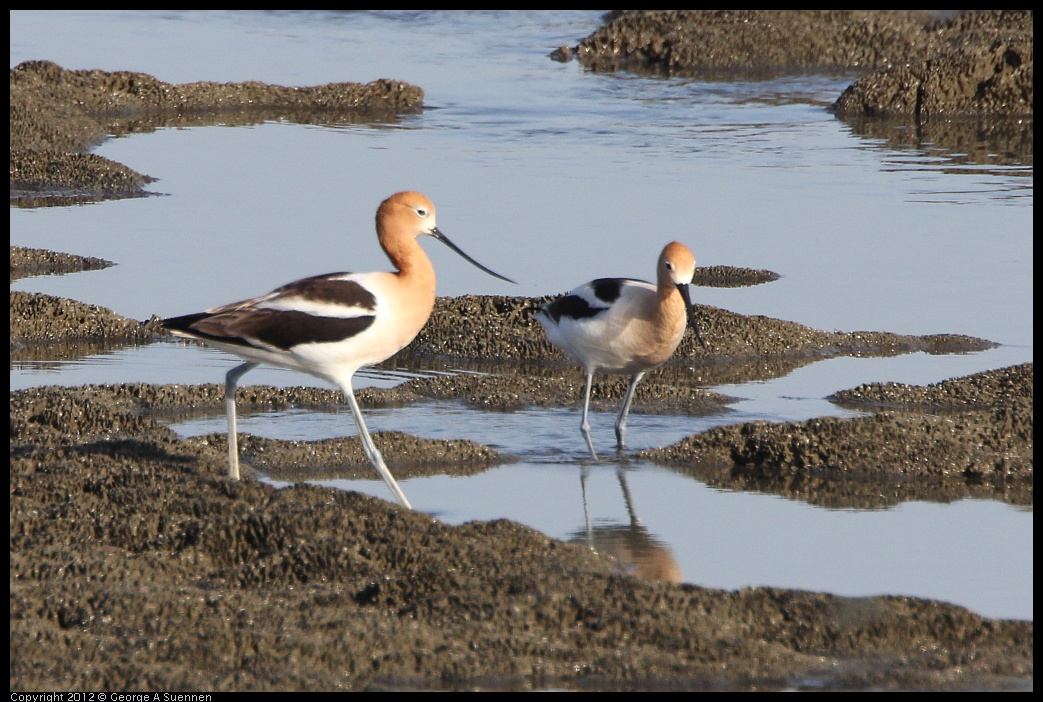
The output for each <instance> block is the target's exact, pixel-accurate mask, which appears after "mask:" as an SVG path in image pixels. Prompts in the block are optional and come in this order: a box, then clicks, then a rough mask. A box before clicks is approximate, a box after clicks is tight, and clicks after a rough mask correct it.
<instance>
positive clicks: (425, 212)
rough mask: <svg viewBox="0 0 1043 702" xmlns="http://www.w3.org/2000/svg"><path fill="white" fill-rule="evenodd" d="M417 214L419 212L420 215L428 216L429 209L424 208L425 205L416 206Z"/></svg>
mask: <svg viewBox="0 0 1043 702" xmlns="http://www.w3.org/2000/svg"><path fill="white" fill-rule="evenodd" d="M416 214H417V216H418V217H426V216H427V209H426V208H424V207H418V208H416Z"/></svg>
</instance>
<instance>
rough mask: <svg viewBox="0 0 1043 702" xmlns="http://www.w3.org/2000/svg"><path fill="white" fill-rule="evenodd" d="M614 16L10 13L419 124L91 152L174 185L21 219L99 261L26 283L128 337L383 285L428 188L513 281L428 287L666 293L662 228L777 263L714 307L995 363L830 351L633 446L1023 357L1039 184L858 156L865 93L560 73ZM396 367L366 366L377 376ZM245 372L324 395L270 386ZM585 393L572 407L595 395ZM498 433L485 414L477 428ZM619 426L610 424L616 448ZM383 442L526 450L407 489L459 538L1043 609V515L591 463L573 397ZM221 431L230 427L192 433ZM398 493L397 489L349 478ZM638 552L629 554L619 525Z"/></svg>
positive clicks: (270, 126)
mask: <svg viewBox="0 0 1043 702" xmlns="http://www.w3.org/2000/svg"><path fill="white" fill-rule="evenodd" d="M599 17H600V14H599V12H595V11H554V12H536V11H498V12H492V11H489V12H448V11H446V12H411V11H386V12H323V11H305V12H258V11H254V12H231V11H228V12H195V11H155V12H146V11H133V12H123V11H46V12H45V11H14V12H11V57H10V62H11V66H12V67H13V66H15V65H17V64H18V63H20V62H21V61H24V60H30V59H48V60H52V61H55V62H57V63H59V64H60V65H62V66H63V67H65V68H68V69H89V68H99V69H103V70H107V71H116V70H132V71H140V72H144V73H148V74H151V75H153V76H155V77H157V78H159V79H161V80H164V81H168V82H172V83H187V82H194V81H200V80H210V81H220V82H226V81H245V80H259V81H264V82H267V83H276V84H283V85H316V84H322V83H327V82H339V81H370V80H374V79H377V78H394V79H399V80H404V81H407V82H410V83H414V84H416V85H419V86H421V87H423V88H424V90H425V93H426V97H425V110H424V112H423V113H422V114H420V115H413V116H408V117H403V118H401V119H399V120H397V121H396V122H394V123H393V124H378V125H333V126H327V127H319V126H302V125H294V124H286V123H265V124H260V125H255V126H252V127H238V128H229V127H199V128H188V129H164V130H160V131H157V132H153V133H148V134H138V135H134V136H130V137H126V138H121V139H115V140H111V141H108V142H106V143H105V144H103V145H102V146H101V147H99V148H98V149H97V153H99V154H101V155H103V156H107V157H109V158H112V159H114V160H116V161H119V162H121V163H124V164H126V165H127V166H129V167H131V168H133V169H135V170H137V171H139V172H142V173H147V174H149V175H152V176H156V177H158V178H159V181H158V182H156V183H154V184H153V185H152V186H151V188H150V190H151V191H152V192H155V193H157V194H158V195H159V196H157V197H150V198H144V199H136V200H127V201H120V202H106V203H100V204H94V205H87V206H79V207H55V208H45V209H37V210H26V209H18V208H11V210H10V211H11V241H12V243H14V244H19V245H24V246H33V247H40V248H47V249H53V250H58V251H64V252H69V253H75V254H80V255H88V256H98V257H101V258H106V259H109V260H111V261H114V262H116V263H117V264H118V265H116V266H114V267H112V268H109V269H107V270H104V271H95V272H88V273H79V274H74V275H67V276H52V277H42V278H32V279H28V280H21V281H18V282H16V283H15V284H13V285H12V286H11V287H12V289H14V290H27V291H34V292H44V293H48V294H53V295H61V296H65V297H70V298H74V299H77V300H82V301H84V302H88V303H92V304H98V305H102V306H105V307H108V308H110V309H112V310H114V311H116V312H117V313H119V314H122V315H125V316H128V317H133V318H136V319H142V320H143V319H147V318H149V317H150V316H151V315H153V314H157V315H161V316H169V315H177V314H184V313H187V312H194V311H198V310H200V309H205V308H208V307H212V306H214V305H217V304H220V303H224V302H229V301H232V300H235V299H241V298H245V297H251V296H253V295H256V294H258V293H261V292H265V291H267V290H270V289H271V288H274V287H276V286H278V285H281V284H282V283H285V282H287V281H289V280H292V279H294V278H297V277H301V276H304V275H311V274H316V273H324V272H329V271H332V270H371V269H377V270H379V269H387V267H388V263H387V261H386V259H385V258H384V257H383V254H382V253H381V252H380V250H379V248H378V247H377V245H376V241H375V238H374V235H373V212H374V210H375V208H376V205H377V204H378V203H379V202H380V200H381V199H383V198H384V197H386V196H387V195H389V194H390V193H392V192H395V191H397V190H403V189H417V190H421V191H424V192H426V193H428V194H429V195H431V197H432V199H433V200H434V201H435V203H436V204H437V205H438V207H439V226H440V227H441V228H442V229H443V230H444V231H445V232H446V233H447V234H448V235H449V236H450V237H451V238H452V239H453V240H454V241H455V242H456V243H457V244H459V245H460V246H461V247H462V248H463V249H464V250H466V251H467V252H468V253H470V254H471V255H472V256H474V257H475V258H476V259H478V260H479V261H481V262H482V263H484V264H486V265H488V266H489V267H491V268H493V269H495V270H497V271H499V272H501V273H503V274H505V275H507V276H509V277H511V278H514V279H515V280H518V281H519V285H516V286H512V285H509V284H507V283H503V282H501V281H498V280H496V279H494V278H491V277H488V276H485V275H484V274H482V273H481V272H479V271H477V270H476V269H473V268H471V267H470V266H468V265H467V264H466V263H464V262H462V261H461V260H460V259H458V258H457V257H456V256H455V255H453V254H452V253H451V252H449V251H448V250H446V249H445V248H444V247H441V246H438V245H436V244H432V245H428V246H427V249H428V251H429V253H430V255H431V258H432V259H433V260H434V263H435V266H436V269H437V270H438V272H439V276H440V277H439V294H441V295H461V294H468V293H475V294H510V295H532V296H535V295H543V294H547V293H556V292H562V291H564V290H567V289H569V288H571V287H573V286H574V285H576V284H578V283H580V282H583V281H585V280H588V279H590V278H594V277H599V276H607V275H628V276H634V277H641V278H649V277H651V276H652V274H653V266H654V264H655V257H656V255H657V254H658V251H659V249H660V248H661V247H662V245H663V244H664V243H665V242H666V241H669V240H670V239H679V240H681V241H683V242H685V243H687V244H689V245H690V246H691V248H692V249H693V250H694V251H695V253H696V256H697V257H698V258H699V262H700V264H701V265H733V266H748V267H753V268H767V269H771V270H774V271H776V272H778V273H780V274H781V275H782V278H781V279H780V280H778V281H776V282H775V283H772V284H769V285H762V286H757V287H751V288H741V289H712V288H697V289H695V290H694V291H693V292H694V295H695V297H696V299H698V300H699V301H700V302H703V303H706V304H711V305H715V306H718V307H723V308H726V309H729V310H733V311H735V312H739V313H743V314H763V315H767V316H770V317H776V318H779V319H785V320H791V321H795V322H800V323H802V324H806V325H808V326H811V327H815V328H819V329H825V330H834V329H835V330H841V331H858V330H877V331H891V332H896V333H902V334H933V333H959V334H969V335H973V336H979V337H984V338H987V339H990V340H992V341H995V342H998V343H1000V344H1001V346H1000V347H998V348H996V349H994V350H990V351H987V352H983V353H975V354H964V355H953V356H928V355H925V354H910V355H907V356H901V357H897V358H887V359H853V358H843V359H832V360H828V361H822V362H819V363H816V364H813V365H811V366H806V367H803V368H801V369H799V370H796V371H794V372H793V373H791V374H790V375H788V376H786V377H784V378H780V379H777V380H773V381H770V382H758V383H749V384H743V385H735V386H724V387H719V388H715V389H716V390H718V391H720V392H724V393H726V394H729V395H733V396H736V397H740V398H743V400H742V401H741V402H740V403H738V404H736V405H735V406H734V407H733V409H734V410H735V411H734V412H731V413H728V414H723V415H721V416H711V417H697V418H693V417H660V416H648V415H634V416H632V417H631V420H630V423H629V426H628V436H627V438H628V440H629V441H630V443H631V444H632V446H631V447H632V448H635V449H639V448H646V447H653V446H662V445H666V444H669V443H672V442H674V441H677V440H679V439H681V438H683V437H685V436H687V435H689V434H692V433H695V432H698V431H703V430H705V429H708V428H710V427H712V426H715V425H718V424H721V423H725V422H727V423H731V422H740V421H750V420H755V419H768V420H772V421H787V420H793V419H806V418H809V417H814V416H821V415H825V414H832V415H837V416H851V415H852V413H850V412H847V411H845V410H842V409H839V408H837V407H834V406H833V405H831V404H829V403H828V402H826V401H825V400H824V399H823V398H824V397H825V396H827V395H829V394H830V393H832V392H834V391H836V390H839V389H843V388H850V387H854V386H856V385H858V384H860V383H866V382H874V381H889V380H890V381H899V382H909V383H917V384H925V383H933V382H938V381H940V380H944V379H946V378H950V377H955V376H960V375H967V374H970V373H975V372H978V371H982V370H987V369H992V368H1000V367H1003V366H1007V365H1011V364H1014V363H1022V362H1026V361H1031V360H1032V358H1033V345H1032V333H1033V325H1032V202H1033V187H1032V182H1033V181H1032V171H1031V168H1029V167H1007V168H1001V167H994V166H990V167H987V168H985V167H978V168H974V167H972V168H964V169H960V170H959V171H956V170H955V169H952V168H951V167H950V166H951V165H952V163H951V161H952V158H953V156H954V155H952V154H946V153H942V152H940V151H938V150H935V149H931V148H930V147H929V146H928V147H925V148H923V149H921V150H904V151H896V150H892V149H889V148H888V147H887V145H886V144H884V143H883V142H880V141H876V140H872V139H866V138H862V137H858V136H855V135H854V134H853V133H852V131H851V129H850V128H849V127H847V126H846V125H845V124H843V123H842V122H840V121H838V120H835V119H834V118H833V117H832V116H831V115H830V114H829V113H828V112H827V111H826V109H825V108H826V106H828V105H829V104H830V103H831V102H832V101H833V100H835V99H836V97H837V96H838V95H839V94H840V92H841V91H842V90H843V89H844V88H845V87H846V86H847V85H848V84H849V83H850V82H852V80H853V79H854V76H828V77H826V76H796V77H787V78H784V79H780V80H775V81H770V82H727V83H721V82H718V83H711V82H701V81H697V80H691V79H682V78H672V79H660V78H649V77H640V76H634V75H628V74H592V73H588V72H585V71H584V70H583V69H582V68H581V67H580V66H579V65H578V64H576V63H569V64H560V63H556V62H553V61H551V60H550V59H548V58H547V54H548V53H549V52H550V51H551V50H553V49H554V48H556V47H558V46H560V45H562V44H575V43H576V42H577V41H578V40H579V39H581V38H582V37H584V36H586V35H587V34H589V33H590V32H592V31H593V30H594V29H595V28H596V27H597V26H598V23H599ZM234 363H236V361H235V360H233V359H232V358H230V357H228V356H226V355H224V354H221V353H218V352H213V351H208V350H202V349H194V348H185V347H183V346H180V345H176V344H173V343H156V344H152V345H149V346H144V347H138V348H128V349H124V350H121V351H119V352H116V353H111V354H103V355H98V356H93V357H87V358H82V359H78V360H76V361H73V362H67V363H49V364H39V363H19V364H12V367H11V384H12V387H13V388H25V387H32V386H37V385H49V384H65V385H78V384H83V383H99V382H153V383H173V382H177V383H215V382H220V381H221V380H222V379H223V374H224V372H225V371H227V370H228V368H230V367H231V366H232V365H233V364H234ZM402 377H404V376H403V374H395V373H387V372H371V373H368V374H365V375H364V376H362V377H360V378H359V383H358V384H359V385H360V386H361V385H364V384H367V383H368V384H373V385H379V386H383V387H386V386H389V385H393V384H395V383H397V382H400V381H401V379H402ZM246 380H247V381H248V382H249V383H257V384H261V383H267V384H274V385H299V384H309V385H310V384H316V383H317V382H318V381H315V380H314V379H311V378H309V377H307V376H303V375H299V374H295V373H291V372H288V371H282V370H277V369H258V370H256V371H254V372H252V373H251V374H250V375H249V376H248V377H247V379H246ZM578 400H579V398H577V402H578ZM476 418H477V419H480V421H475V419H476ZM613 420H614V415H613V414H611V413H595V414H594V415H593V416H592V417H591V424H592V427H593V433H594V437H595V441H596V442H597V443H598V445H599V447H604V449H603V452H604V454H605V455H610V453H611V452H610V450H609V449H611V446H612V441H613V435H612V423H613ZM367 421H368V423H369V426H370V428H371V430H373V431H383V430H402V431H409V432H411V433H415V434H418V435H421V436H426V437H430V438H467V439H471V440H474V441H479V442H482V443H486V444H489V445H491V446H493V447H495V448H497V449H498V450H501V451H504V452H506V453H510V454H512V455H516V456H518V460H517V461H516V462H513V463H510V464H508V465H504V466H501V467H498V468H496V469H494V470H490V471H488V472H486V473H483V474H481V475H478V476H474V477H468V478H449V477H432V478H423V479H414V480H407V481H403V489H404V490H405V491H406V492H407V494H408V495H409V497H410V500H411V501H412V502H413V504H414V506H416V507H417V508H418V509H421V510H424V511H425V512H429V513H431V514H433V515H435V516H437V517H439V518H440V519H442V520H444V521H447V522H450V523H461V522H465V521H469V520H473V519H495V518H502V517H506V518H510V519H514V520H517V521H519V522H522V523H525V524H528V525H531V526H533V527H534V528H537V529H539V530H541V531H543V532H545V533H547V534H549V535H551V536H554V537H558V538H563V539H579V540H588V541H591V542H593V543H595V544H596V545H597V546H598V547H599V548H603V549H605V550H611V546H612V544H618V543H619V542H621V541H626V542H627V544H629V547H631V548H632V549H636V550H639V551H643V552H644V553H646V554H652V555H654V556H656V557H657V558H659V559H661V560H662V561H664V562H667V563H672V564H673V565H674V566H675V567H676V568H677V569H678V570H679V571H680V572H681V574H682V576H683V578H684V579H685V580H687V581H689V582H694V583H698V584H701V585H707V586H711V587H723V588H739V587H744V586H748V585H775V586H785V587H795V588H804V589H810V590H818V591H828V592H834V593H837V594H841V595H872V594H900V595H913V596H919V597H929V598H934V599H942V600H946V601H950V602H954V603H957V604H961V605H964V606H967V607H970V608H971V609H974V610H975V611H977V612H980V613H982V614H985V615H987V616H992V617H1012V618H1023V619H1031V618H1032V616H1033V614H1032V546H1033V539H1032V526H1033V514H1032V509H1031V508H1021V509H1019V508H1013V507H1009V506H1007V505H1004V504H1002V503H999V502H993V501H986V500H964V501H961V502H957V503H954V504H936V503H905V504H902V505H900V506H897V507H894V508H891V509H886V510H879V511H865V510H830V509H823V508H819V507H812V506H808V505H806V504H804V503H800V502H796V501H792V500H787V499H783V498H780V497H777V496H773V495H766V494H754V493H737V492H727V491H720V490H715V489H712V488H710V487H707V486H706V485H704V484H702V483H700V482H698V481H696V480H694V479H692V478H690V477H685V476H682V475H679V474H678V473H675V472H673V471H671V470H669V469H666V468H663V467H660V466H656V465H654V464H650V463H642V462H638V463H628V464H627V465H626V466H625V470H623V471H621V470H620V468H621V466H620V465H618V464H617V463H615V462H614V461H612V460H608V461H605V462H602V463H598V464H596V465H588V464H587V462H586V460H585V459H586V452H585V448H584V445H583V442H582V439H581V438H580V435H579V432H578V423H579V417H578V413H577V412H576V411H575V409H562V410H550V411H547V410H539V411H536V410H531V411H521V412H514V413H509V414H481V415H476V414H475V412H474V411H472V410H470V409H468V408H466V407H464V406H463V405H461V404H456V403H431V404H420V405H417V406H414V407H407V408H396V409H393V410H377V411H372V412H369V413H368V419H367ZM176 428H177V429H178V431H180V432H181V433H183V434H185V435H194V434H198V433H208V432H213V431H223V428H224V419H223V417H221V416H215V417H212V418H207V419H202V420H198V421H194V422H191V423H185V424H181V425H179V426H178V427H176ZM241 428H242V431H245V432H249V433H253V434H258V435H263V436H271V437H275V438H281V439H319V438H326V437H330V436H337V435H343V434H345V433H349V432H353V431H354V426H353V424H352V422H351V419H350V415H349V414H348V413H346V412H345V413H338V414H326V413H312V412H285V413H272V414H264V415H254V416H250V417H246V418H245V419H244V421H243V422H242V427H241ZM336 484H337V485H338V486H340V487H344V488H347V489H352V490H361V491H365V492H369V493H372V494H375V495H378V496H380V497H382V498H389V495H387V494H386V487H385V486H384V484H383V483H382V482H380V481H379V480H376V479H375V480H372V481H356V482H337V483H336ZM621 535H622V536H621Z"/></svg>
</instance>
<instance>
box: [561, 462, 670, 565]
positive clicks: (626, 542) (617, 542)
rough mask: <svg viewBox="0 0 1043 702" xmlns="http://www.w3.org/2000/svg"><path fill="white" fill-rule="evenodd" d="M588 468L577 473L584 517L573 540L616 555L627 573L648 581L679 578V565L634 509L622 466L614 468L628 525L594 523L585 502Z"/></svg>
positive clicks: (600, 551) (598, 550)
mask: <svg viewBox="0 0 1043 702" xmlns="http://www.w3.org/2000/svg"><path fill="white" fill-rule="evenodd" d="M589 472H590V470H589V467H588V466H583V469H582V472H581V473H580V488H581V491H582V493H583V518H584V521H585V524H586V529H585V531H582V532H574V533H573V535H572V541H574V542H579V543H585V544H586V545H587V546H589V547H590V548H592V549H593V550H595V551H597V552H598V553H602V554H605V555H607V556H612V557H613V558H615V559H616V560H617V561H618V562H619V564H620V567H621V568H622V570H623V572H624V573H626V574H627V575H636V576H638V577H641V578H648V579H650V580H662V581H664V582H669V583H679V582H681V581H682V575H681V567H680V566H679V565H678V564H677V561H676V560H675V559H674V555H673V552H672V551H671V550H670V547H669V546H667V545H666V544H665V543H663V542H662V541H660V540H659V539H658V538H656V536H655V535H653V534H652V533H650V532H649V531H648V529H647V528H645V526H644V525H643V524H641V519H640V518H639V517H638V516H637V512H635V511H634V502H633V499H632V498H631V495H630V487H629V486H628V485H627V478H626V471H625V469H624V468H623V466H619V467H618V468H617V469H616V476H617V477H618V478H619V486H620V488H621V489H622V490H623V500H624V501H625V502H626V508H627V514H629V515H630V523H629V524H619V523H616V524H611V523H610V524H604V525H600V526H593V525H592V523H591V520H590V509H589V507H588V504H587V479H588V477H589Z"/></svg>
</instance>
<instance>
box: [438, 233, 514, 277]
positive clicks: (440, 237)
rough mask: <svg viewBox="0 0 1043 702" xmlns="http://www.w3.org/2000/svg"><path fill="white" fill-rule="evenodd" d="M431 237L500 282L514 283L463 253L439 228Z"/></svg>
mask: <svg viewBox="0 0 1043 702" xmlns="http://www.w3.org/2000/svg"><path fill="white" fill-rule="evenodd" d="M431 236H433V237H434V238H436V239H438V240H439V241H440V242H442V243H443V244H445V245H446V246H448V247H449V248H451V249H452V250H453V251H455V252H456V253H458V254H460V256H461V257H463V258H464V260H466V261H468V262H469V263H471V265H473V266H475V267H476V268H481V269H482V270H483V271H485V272H486V273H488V274H489V275H491V276H492V277H494V278H499V279H500V280H506V281H507V282H508V283H514V281H513V280H511V279H510V278H508V277H507V276H505V275H500V274H499V273H497V272H496V271H491V270H489V269H488V268H486V267H485V266H483V265H482V264H480V263H478V261H475V260H474V259H473V258H471V257H470V256H468V255H467V254H465V253H464V252H463V250H462V249H461V248H460V247H459V246H457V245H456V244H454V243H453V242H451V241H449V239H447V238H446V236H445V234H443V233H442V232H440V231H439V230H438V227H435V228H434V229H432V230H431ZM514 284H515V285H517V283H514Z"/></svg>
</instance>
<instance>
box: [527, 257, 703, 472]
mask: <svg viewBox="0 0 1043 702" xmlns="http://www.w3.org/2000/svg"><path fill="white" fill-rule="evenodd" d="M694 275H695V256H693V255H692V252H691V251H690V250H689V249H688V247H686V246H685V245H684V244H680V243H678V242H676V241H673V242H671V243H669V244H667V245H666V247H665V248H663V252H662V253H661V254H660V255H659V263H658V265H657V281H658V282H657V284H656V285H653V284H652V283H646V282H645V281H642V280H633V279H631V278H598V279H597V280H592V281H590V282H589V283H584V284H583V285H580V286H579V287H577V288H576V289H574V290H572V291H571V292H569V293H566V294H565V295H562V296H561V297H558V298H556V299H554V300H552V301H550V302H548V303H546V304H544V305H543V306H542V307H540V309H539V310H538V311H537V312H536V314H535V318H536V321H538V322H539V323H540V324H542V325H543V328H544V329H545V330H546V331H547V339H548V340H549V341H550V342H551V343H552V344H554V345H555V346H557V347H559V348H560V349H561V350H563V351H564V352H565V353H566V354H568V355H569V357H571V358H572V359H573V360H574V361H576V363H578V364H580V365H581V366H583V368H584V369H585V370H586V372H587V385H586V389H585V390H584V392H583V419H582V421H581V422H580V430H581V431H582V432H583V438H584V439H586V441H587V447H588V448H589V449H590V454H591V455H592V456H594V457H595V458H596V457H597V454H596V453H595V452H594V443H593V442H592V441H591V439H590V423H589V422H588V421H587V410H588V408H589V407H590V385H591V383H592V381H593V379H594V373H597V372H602V373H622V374H628V375H630V385H629V386H628V387H627V390H626V395H624V397H623V407H622V409H621V410H620V412H619V417H618V418H617V419H616V441H617V446H618V448H619V449H622V448H623V438H624V435H625V434H626V426H627V413H628V412H629V411H630V402H631V401H632V400H633V399H634V389H635V388H636V387H637V384H638V383H639V382H641V378H642V377H643V376H644V375H645V373H646V372H648V371H649V370H651V369H652V368H655V367H656V366H659V365H661V364H663V363H665V362H666V360H667V359H668V358H670V356H671V355H672V354H673V352H674V351H675V350H676V349H677V346H678V344H680V343H681V338H682V337H683V336H684V329H685V318H686V316H687V318H688V319H689V320H690V322H691V325H692V331H694V332H695V336H696V338H697V339H698V340H699V343H700V344H702V345H703V346H704V347H705V346H706V342H705V341H703V338H702V336H701V335H700V334H699V327H698V325H697V324H696V321H695V315H694V313H693V311H692V302H691V298H690V297H689V295H688V286H689V284H691V282H692V277H693V276H694Z"/></svg>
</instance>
